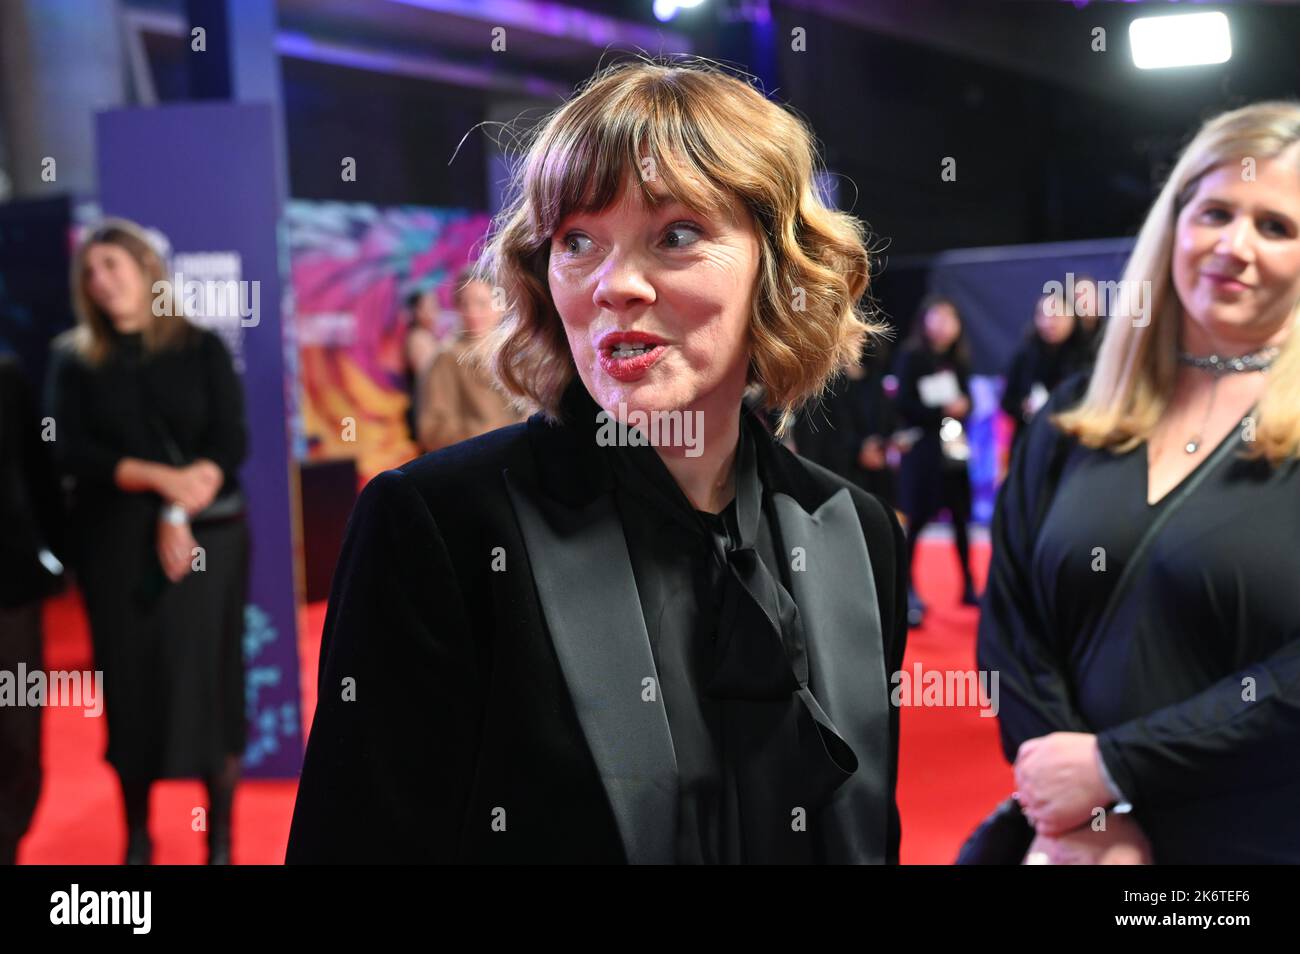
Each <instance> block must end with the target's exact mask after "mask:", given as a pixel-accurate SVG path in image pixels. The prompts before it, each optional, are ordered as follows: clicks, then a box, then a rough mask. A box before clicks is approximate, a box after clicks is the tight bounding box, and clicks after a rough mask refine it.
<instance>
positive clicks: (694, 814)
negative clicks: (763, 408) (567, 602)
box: [611, 414, 856, 864]
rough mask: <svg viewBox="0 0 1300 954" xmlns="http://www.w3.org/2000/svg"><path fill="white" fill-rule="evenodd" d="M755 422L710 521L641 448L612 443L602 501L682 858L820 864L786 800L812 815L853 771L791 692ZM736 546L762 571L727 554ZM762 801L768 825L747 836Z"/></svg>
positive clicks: (791, 665)
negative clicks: (617, 541)
mask: <svg viewBox="0 0 1300 954" xmlns="http://www.w3.org/2000/svg"><path fill="white" fill-rule="evenodd" d="M754 427H761V425H760V424H759V423H758V421H757V419H755V418H753V417H752V415H750V414H745V415H743V422H742V426H741V428H740V444H739V445H738V452H737V464H736V497H735V498H734V499H733V500H732V501H731V503H730V504H728V505H727V507H726V508H725V509H724V510H723V512H722V513H721V514H711V513H706V512H703V511H699V510H696V509H695V508H694V506H692V505H691V503H690V502H689V500H688V499H687V498H686V496H685V494H683V493H682V491H681V489H680V487H678V485H677V483H676V481H675V480H674V479H673V478H672V475H671V474H670V473H669V471H668V469H667V468H666V467H665V466H664V464H663V462H662V461H661V460H660V458H659V455H658V454H657V453H656V452H655V451H654V449H653V448H651V447H620V448H611V451H612V452H613V453H612V460H613V473H614V476H615V494H614V497H615V504H616V507H617V508H618V511H619V515H620V518H621V520H622V523H623V529H624V535H625V538H626V540H627V544H628V551H629V556H630V557H631V561H632V569H633V575H634V577H635V579H636V585H637V591H638V595H639V598H640V603H641V610H642V614H643V616H644V618H645V624H646V630H647V632H648V634H649V638H650V645H651V650H652V653H653V656H654V660H655V666H656V669H657V673H658V681H659V689H660V691H662V692H663V700H664V705H665V709H666V712H667V716H668V723H669V731H670V733H671V735H672V741H673V748H674V752H675V755H676V759H677V770H678V776H679V784H680V799H679V802H680V804H679V813H678V825H677V842H676V857H677V861H678V863H681V864H741V863H746V862H750V863H752V862H755V861H781V862H793V863H815V862H818V861H820V859H819V858H818V857H817V856H816V853H815V850H814V848H813V839H809V838H807V837H806V836H804V837H799V836H798V835H797V833H796V835H795V836H794V837H791V834H790V831H789V821H790V815H789V807H788V806H789V805H802V806H805V807H807V808H808V810H809V812H810V813H814V812H815V808H816V807H817V806H818V805H819V804H821V803H822V802H823V801H825V800H826V799H828V798H829V795H830V794H831V792H832V791H833V789H834V788H835V787H836V786H837V785H838V784H839V783H840V782H842V781H843V780H844V779H845V778H847V777H848V775H849V774H852V771H853V769H855V768H856V762H855V761H854V756H853V753H852V752H851V751H848V746H847V745H845V744H844V743H843V742H842V740H839V739H838V738H834V739H830V738H827V739H826V740H825V741H824V742H823V741H819V733H820V730H818V729H817V728H816V726H815V724H814V722H813V720H812V719H811V718H810V717H809V713H808V710H807V709H806V708H805V703H804V702H803V700H802V699H801V698H800V687H799V683H800V679H799V678H798V676H797V673H798V671H799V666H798V660H799V659H800V658H801V654H802V633H801V629H800V626H799V622H798V612H797V608H796V607H795V606H794V603H793V600H791V599H790V597H789V594H788V592H787V591H786V589H785V585H784V583H783V582H782V574H783V562H782V561H781V560H779V559H778V556H777V554H778V552H780V548H779V543H778V541H777V540H776V539H774V531H775V527H776V523H775V520H774V519H773V518H772V516H771V514H770V513H769V507H770V504H769V502H768V501H767V500H766V494H765V493H764V490H763V484H762V478H761V475H760V473H759V468H758V466H757V462H756V455H755V449H754V440H755V435H754V434H752V433H750V430H751V428H754ZM745 524H750V525H752V527H753V531H752V539H748V540H747V539H746V529H748V528H746V529H742V527H743V526H744V525H745ZM747 545H749V546H752V551H751V552H752V553H753V554H755V555H756V556H757V561H758V562H759V563H761V565H762V566H761V569H760V568H759V567H758V566H757V565H756V564H746V563H745V561H743V560H740V559H736V558H735V555H736V554H738V553H740V552H741V550H742V549H743V548H745V547H746V546H747ZM729 554H731V557H729ZM736 567H740V568H741V569H740V570H739V572H737V571H736V569H735V568H736ZM769 581H770V582H769ZM749 594H752V595H753V597H754V599H753V600H752V601H751V600H748V599H746V596H747V595H749ZM741 603H743V604H745V605H743V606H742V605H737V604H741ZM756 612H761V613H762V614H763V615H765V616H766V617H767V620H766V621H764V620H762V619H761V618H756V617H755V616H754V615H752V614H753V613H756ZM741 644H743V646H744V647H745V648H744V649H743V650H738V647H739V646H740V645H741ZM783 650H784V651H783ZM802 681H803V682H804V683H805V684H806V682H807V676H806V665H805V675H804V676H803V680H802ZM804 691H807V690H806V688H805V690H804ZM813 705H814V706H815V703H814V704H813ZM810 730H811V731H810ZM764 747H765V748H766V749H768V750H770V751H766V752H764V753H763V754H762V755H758V754H756V752H755V751H754V750H755V749H758V748H764ZM841 747H842V748H841ZM828 751H829V752H831V753H833V754H834V755H835V758H831V757H828V755H827V752H828ZM846 766H847V771H846V770H845V767H846ZM787 775H788V776H791V777H786V776H787ZM800 776H801V777H800ZM768 799H770V806H771V807H772V811H771V824H770V826H762V827H761V829H760V828H759V827H758V826H757V823H756V820H757V819H758V818H761V817H762V813H763V812H764V811H765V810H766V807H762V808H760V806H761V805H764V803H765V802H766V801H767V800H768ZM747 815H748V816H749V818H748V821H746V820H745V819H746V816H747Z"/></svg>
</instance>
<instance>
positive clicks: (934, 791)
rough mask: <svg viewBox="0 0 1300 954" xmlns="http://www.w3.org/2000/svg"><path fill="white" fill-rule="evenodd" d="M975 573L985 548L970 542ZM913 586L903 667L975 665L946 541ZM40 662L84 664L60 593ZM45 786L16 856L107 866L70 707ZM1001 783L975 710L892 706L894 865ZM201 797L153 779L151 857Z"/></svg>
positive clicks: (201, 845) (241, 832) (167, 857)
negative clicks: (912, 620)
mask: <svg viewBox="0 0 1300 954" xmlns="http://www.w3.org/2000/svg"><path fill="white" fill-rule="evenodd" d="M975 557H976V576H977V579H981V580H982V579H983V570H984V565H985V564H986V563H987V559H988V551H987V548H986V547H979V546H976V547H975ZM918 560H919V561H920V564H919V569H920V571H921V573H920V589H921V594H922V596H923V597H924V598H925V599H926V601H927V602H928V603H929V604H930V613H929V616H928V618H927V621H926V625H925V627H924V628H922V629H919V630H914V631H913V632H912V634H911V637H910V639H909V641H908V652H907V659H906V665H905V669H906V670H908V671H909V672H910V671H911V670H912V666H913V665H914V664H915V663H916V662H920V663H922V665H923V666H924V667H925V669H926V670H932V669H935V670H950V669H957V670H966V669H973V668H974V665H975V620H976V611H975V610H973V609H967V608H964V607H961V606H960V605H959V604H958V597H959V594H960V585H959V576H958V573H957V569H956V564H955V559H954V557H953V556H952V553H951V545H950V544H947V543H945V542H943V541H939V540H936V541H929V540H926V541H924V542H923V543H922V548H921V552H920V553H919V554H918ZM324 618H325V613H324V604H313V605H311V606H309V607H307V608H306V609H305V610H304V611H303V613H302V616H301V627H300V629H301V633H302V635H301V637H300V640H299V648H300V652H301V657H302V664H301V671H302V674H303V680H302V684H303V686H304V689H305V692H304V694H305V695H306V696H307V698H306V699H305V700H304V709H303V711H304V713H305V716H304V721H307V722H309V721H310V714H311V712H312V711H313V710H314V708H315V685H316V658H317V652H318V649H319V643H320V629H321V625H322V623H323V622H324ZM45 619H46V633H45V654H46V658H45V668H46V669H63V670H76V669H91V668H93V667H92V665H91V658H90V657H91V651H90V640H89V637H88V634H87V632H86V626H85V617H84V615H83V613H82V609H81V605H80V601H79V600H78V599H76V598H75V597H72V596H67V597H63V598H61V599H58V600H54V601H51V602H50V604H49V605H48V606H47V608H46V617H45ZM44 715H45V723H44V730H45V733H44V734H45V737H44V753H45V783H44V788H43V790H42V792H41V801H40V804H39V805H38V806H37V809H36V818H35V820H34V822H33V825H32V830H31V831H30V832H29V833H28V835H27V837H26V838H25V839H24V840H23V842H22V845H21V847H20V849H19V855H18V858H19V862H20V863H22V864H91V865H99V864H117V863H119V862H120V861H121V858H122V855H123V853H124V852H125V850H126V831H125V826H124V824H123V822H122V804H121V796H120V794H119V791H118V786H117V780H116V777H115V775H114V773H113V771H112V770H111V769H110V768H109V767H108V764H107V763H106V762H104V761H103V751H104V732H105V723H104V721H103V720H102V719H93V718H86V717H85V716H83V714H82V710H80V709H72V708H57V707H55V708H50V709H47V710H46V712H45V714H44ZM295 787H296V785H295V783H294V782H292V781H283V782H264V781H245V782H243V783H241V784H240V787H239V789H238V792H237V794H236V796H235V817H234V826H235V843H234V847H233V854H234V860H235V863H236V864H279V863H280V862H282V861H283V860H284V845H285V840H286V839H287V838H288V834H289V820H290V818H291V816H292V813H293V798H294V790H295ZM1010 790H1011V771H1010V769H1009V767H1007V766H1006V764H1005V763H1004V762H1003V761H1002V758H1001V754H1000V752H999V750H998V742H997V720H996V719H982V718H980V717H979V713H978V711H977V710H975V709H955V708H928V709H927V708H920V707H916V708H904V709H903V711H902V741H901V756H900V778H899V790H898V797H899V806H900V810H901V812H902V816H903V848H902V859H903V862H904V863H905V864H947V863H949V862H951V861H952V859H953V857H954V856H955V854H956V851H957V848H958V846H959V845H960V844H961V841H962V839H963V838H964V837H965V836H966V834H967V833H969V832H970V830H971V829H972V828H973V827H974V826H975V824H976V823H977V822H978V821H979V820H980V818H982V817H983V816H984V815H985V814H987V812H988V811H989V810H990V809H991V808H992V807H993V805H995V804H996V803H997V802H998V801H999V800H1001V799H1002V798H1004V797H1005V796H1006V795H1007V793H1008V792H1010ZM206 804H207V795H206V792H205V790H204V788H203V786H202V784H201V783H199V782H190V781H167V782H159V783H157V784H156V785H155V786H154V792H153V802H152V807H151V816H150V827H151V830H152V833H153V839H154V860H155V861H156V862H157V863H158V864H202V863H203V860H204V858H205V857H206V849H205V842H204V833H202V832H195V831H192V830H191V829H190V822H191V818H192V817H193V816H192V812H193V810H194V809H195V808H197V807H202V806H205V805H206Z"/></svg>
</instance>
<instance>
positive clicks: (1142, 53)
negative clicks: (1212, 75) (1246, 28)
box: [1128, 13, 1232, 70]
mask: <svg viewBox="0 0 1300 954" xmlns="http://www.w3.org/2000/svg"><path fill="white" fill-rule="evenodd" d="M1128 37H1129V43H1130V45H1131V46H1132V47H1133V63H1134V64H1135V65H1136V66H1137V68H1138V69H1140V70H1158V69H1166V68H1168V67H1171V66H1206V65H1209V64H1212V63H1226V62H1227V61H1228V60H1229V59H1230V58H1231V56H1232V33H1231V31H1230V30H1229V29H1228V18H1227V17H1226V16H1224V15H1223V14H1222V13H1187V14H1179V15H1177V16H1162V17H1139V18H1138V19H1136V20H1134V21H1133V22H1132V23H1130V24H1129V27H1128Z"/></svg>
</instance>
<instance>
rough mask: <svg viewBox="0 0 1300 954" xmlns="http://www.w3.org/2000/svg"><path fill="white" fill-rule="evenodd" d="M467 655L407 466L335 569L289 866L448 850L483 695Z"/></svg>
mask: <svg viewBox="0 0 1300 954" xmlns="http://www.w3.org/2000/svg"><path fill="white" fill-rule="evenodd" d="M488 558H489V556H488V554H484V555H483V559H485V560H486V559H488ZM475 665H476V664H475V653H474V649H473V642H472V637H471V629H470V624H469V620H468V618H467V616H466V612H465V607H464V604H463V600H462V597H461V593H460V590H459V587H458V584H457V580H456V575H455V572H454V569H453V565H452V559H451V555H450V553H449V552H448V549H447V547H446V545H445V544H444V542H443V538H442V536H441V534H440V533H439V530H438V527H437V525H436V524H435V522H434V519H433V516H432V514H431V513H430V511H429V508H428V506H427V505H426V504H425V501H424V499H423V498H422V497H421V495H420V494H419V493H418V492H417V490H416V489H415V487H414V485H413V483H412V481H411V480H410V479H409V478H408V477H407V476H406V475H404V474H402V473H401V472H399V471H388V472H386V473H383V474H380V475H379V476H378V477H376V478H375V479H374V480H372V481H371V482H370V484H369V485H368V486H367V487H366V489H365V490H364V491H363V492H362V494H361V496H360V498H359V499H358V502H357V506H356V510H355V511H354V513H353V515H352V519H351V522H350V524H349V528H348V533H347V539H346V541H345V543H344V546H343V550H342V553H341V555H340V558H339V565H338V568H337V570H336V571H335V576H334V586H333V592H332V593H331V596H330V604H329V611H328V613H327V616H326V620H325V629H324V633H323V635H322V640H321V661H320V680H319V696H318V700H317V705H316V715H315V720H314V723H313V725H312V729H311V737H310V740H309V742H308V744H307V752H306V758H305V761H304V764H303V771H302V779H301V782H300V784H299V789H298V800H297V804H296V805H295V807H294V817H293V825H292V829H291V831H290V834H289V845H288V850H287V853H286V857H285V861H286V862H287V863H290V864H299V863H308V864H311V863H366V862H374V863H389V864H391V863H407V862H410V863H416V862H433V863H437V862H449V861H452V860H453V859H454V858H455V857H456V850H457V843H458V839H459V834H460V827H461V822H462V816H463V813H464V808H465V802H466V798H467V794H468V791H469V788H470V783H471V780H472V778H473V773H474V765H475V755H476V750H477V747H478V738H479V731H480V723H481V718H480V717H481V707H482V703H483V700H482V698H481V696H480V695H479V693H478V689H477V686H478V674H477V673H476V671H475ZM349 688H351V689H353V690H354V692H355V695H354V697H351V696H349V694H348V690H349ZM483 823H484V824H485V825H486V824H489V823H490V819H484V820H483Z"/></svg>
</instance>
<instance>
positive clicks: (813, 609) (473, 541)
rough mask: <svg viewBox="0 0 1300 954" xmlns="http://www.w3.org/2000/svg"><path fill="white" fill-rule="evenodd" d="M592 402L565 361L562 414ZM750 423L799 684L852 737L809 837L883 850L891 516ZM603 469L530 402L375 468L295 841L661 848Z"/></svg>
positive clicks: (663, 732) (331, 641) (358, 523)
mask: <svg viewBox="0 0 1300 954" xmlns="http://www.w3.org/2000/svg"><path fill="white" fill-rule="evenodd" d="M595 410H596V405H595V404H594V402H592V401H591V398H590V397H589V396H588V395H587V393H586V391H585V390H583V389H582V385H581V383H580V382H577V381H575V382H574V385H573V386H571V387H570V388H569V391H568V392H566V395H565V401H564V405H563V409H562V413H563V416H564V419H565V420H566V422H573V421H576V420H581V419H583V417H585V415H586V414H587V413H588V412H594V411H595ZM758 443H759V445H760V446H759V449H758V463H759V467H760V472H761V473H762V474H763V475H764V478H763V479H764V483H765V487H766V489H767V492H768V493H771V494H772V500H773V502H774V505H775V511H776V514H777V523H778V525H779V526H778V529H779V536H780V542H781V546H782V547H783V549H784V551H785V552H786V553H787V554H789V553H790V552H791V551H792V549H793V548H795V547H802V548H804V553H805V554H806V561H807V567H806V571H805V572H797V573H790V574H789V577H790V579H789V580H788V581H787V585H788V588H789V590H790V593H791V595H792V596H793V598H794V600H795V602H796V604H797V605H798V607H799V613H800V617H801V619H802V620H803V626H804V632H805V637H806V641H807V652H808V659H809V665H810V683H809V685H810V688H811V689H812V690H813V691H814V693H815V695H816V698H817V699H818V700H819V701H820V703H821V705H822V706H823V707H824V709H825V710H826V712H827V713H828V715H829V716H830V718H831V719H832V720H833V721H834V723H835V725H836V726H837V727H838V729H839V731H840V733H841V735H842V736H843V738H844V739H845V740H846V741H847V742H848V743H849V745H850V746H851V747H852V748H853V750H854V752H855V753H856V754H857V757H858V769H857V771H856V772H854V774H853V775H852V776H851V777H849V778H848V779H847V780H846V781H845V782H844V784H842V785H841V786H840V787H839V788H838V789H837V790H836V792H835V795H834V796H833V799H832V801H831V802H830V804H829V805H827V807H826V808H825V809H823V812H824V814H823V816H822V817H821V819H820V822H821V823H820V825H819V826H818V827H817V830H818V832H819V834H818V837H821V838H823V839H824V843H823V845H822V846H821V847H822V852H823V857H825V858H826V859H827V860H828V861H831V862H841V863H896V862H897V860H898V844H899V837H900V826H899V818H898V810H897V806H896V803H895V797H894V790H895V784H896V780H897V766H898V712H897V710H896V709H895V708H893V707H892V706H891V705H890V704H889V689H890V685H889V674H890V673H893V672H896V671H897V670H898V669H899V668H900V667H901V665H902V658H903V649H904V643H905V640H906V632H907V630H906V579H905V576H906V575H905V573H903V572H902V569H901V567H902V565H903V562H902V561H903V560H904V559H905V553H906V551H905V549H904V542H903V536H902V532H901V530H900V528H899V526H898V521H897V520H896V519H895V517H894V514H893V512H892V511H891V510H889V509H888V508H887V507H885V506H884V505H883V504H882V503H880V501H878V500H877V499H876V498H875V497H873V496H871V495H870V494H867V493H865V492H864V491H862V490H860V489H858V488H857V487H855V486H853V485H852V484H850V483H848V482H846V481H844V480H842V479H840V478H839V477H836V476H834V475H833V474H831V473H830V472H829V471H827V470H824V469H823V468H821V467H818V466H817V465H815V464H812V463H810V462H808V461H805V460H803V459H801V458H799V457H796V456H795V455H793V454H791V453H790V452H789V451H788V450H786V449H785V448H784V447H783V446H782V445H781V444H780V443H779V442H777V441H776V440H775V439H773V438H771V437H770V436H768V435H766V433H765V432H764V435H763V439H762V440H760V441H759V442H758ZM611 488H612V477H611V473H610V470H609V467H608V464H607V463H606V462H605V460H604V459H602V458H601V456H600V448H597V447H596V446H595V445H594V442H593V441H592V439H591V428H590V427H580V426H576V425H574V424H573V423H565V424H559V425H556V424H551V423H548V422H547V421H546V420H545V419H543V418H542V417H541V416H540V415H535V416H533V417H532V418H531V419H529V420H528V421H527V422H525V423H523V424H517V425H514V426H511V427H507V428H503V429H501V430H497V431H493V432H491V433H489V434H485V435H483V436H482V437H478V438H475V439H473V440H470V441H466V442H464V443H461V444H457V445H454V446H452V447H448V448H445V449H443V450H440V451H437V452H435V453H432V454H427V455H425V456H424V457H421V458H419V459H417V460H414V461H411V462H410V463H408V464H406V465H404V466H402V467H401V468H398V469H397V470H392V471H387V472H385V473H383V474H380V475H379V476H378V477H376V478H375V479H374V480H372V481H371V482H370V484H369V485H368V486H367V487H366V489H365V490H364V491H363V492H362V494H361V497H360V498H359V500H358V502H357V506H356V510H355V512H354V513H353V515H352V519H351V523H350V526H349V529H348V537H347V542H346V544H345V545H344V548H343V552H342V554H341V556H340V560H339V565H338V568H337V570H336V572H335V575H334V584H333V592H332V595H331V597H330V605H329V611H328V614H327V616H326V620H325V629H324V633H323V636H322V643H321V655H320V673H319V680H320V681H319V699H318V703H317V708H316V714H315V721H314V724H313V726H312V730H311V735H310V739H309V742H308V745H307V751H306V757H305V760H304V764H303V771H302V780H301V784H300V787H299V790H298V799H297V804H296V806H295V809H294V816H293V825H292V829H291V832H290V835H289V845H288V850H287V853H286V862H287V863H290V864H294V863H338V862H341V863H364V862H377V863H411V862H415V863H419V862H507V863H509V862H525V863H527V862H541V863H548V862H555V863H624V862H632V863H645V862H649V863H671V862H672V861H673V850H674V833H675V826H676V814H677V802H678V790H677V773H676V763H675V759H674V754H673V745H672V739H671V737H670V735H669V731H668V721H667V717H666V713H665V710H664V707H663V701H662V699H659V700H657V701H653V700H652V701H650V702H646V701H643V699H642V694H641V693H640V691H639V688H640V686H641V683H642V679H643V677H644V676H645V675H646V674H647V673H651V674H652V673H654V672H655V669H654V661H653V658H652V653H651V648H650V644H649V640H648V637H647V634H646V628H645V623H644V620H643V618H642V615H641V610H640V606H639V603H638V597H637V591H636V583H635V580H634V578H633V572H632V566H631V563H630V560H629V557H628V552H627V545H626V543H625V540H624V535H623V530H622V526H621V523H620V521H619V518H618V515H617V512H616V510H615V508H614V504H613V495H612V492H611ZM619 686H630V687H632V691H611V690H612V688H614V687H619ZM811 830H812V829H811V828H810V831H811Z"/></svg>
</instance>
